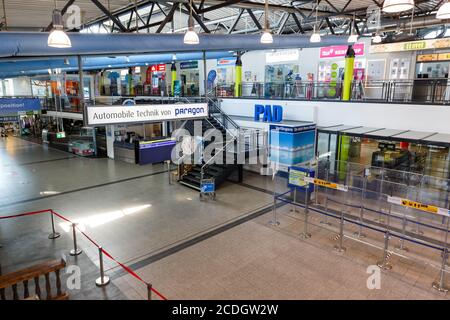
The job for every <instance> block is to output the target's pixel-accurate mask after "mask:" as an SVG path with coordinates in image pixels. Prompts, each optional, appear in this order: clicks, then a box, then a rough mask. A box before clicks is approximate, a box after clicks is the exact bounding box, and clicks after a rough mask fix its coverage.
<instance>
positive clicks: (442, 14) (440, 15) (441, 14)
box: [436, 2, 450, 19]
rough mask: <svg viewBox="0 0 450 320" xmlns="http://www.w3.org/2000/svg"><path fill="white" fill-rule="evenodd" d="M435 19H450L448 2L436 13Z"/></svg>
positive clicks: (449, 3) (449, 4)
mask: <svg viewBox="0 0 450 320" xmlns="http://www.w3.org/2000/svg"><path fill="white" fill-rule="evenodd" d="M436 18H437V19H450V2H446V3H444V4H443V5H442V6H441V7H440V8H439V10H438V11H437V12H436Z"/></svg>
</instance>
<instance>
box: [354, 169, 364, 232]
mask: <svg viewBox="0 0 450 320" xmlns="http://www.w3.org/2000/svg"><path fill="white" fill-rule="evenodd" d="M367 170H368V169H367V168H365V169H364V178H363V185H362V189H361V205H360V207H359V223H360V224H359V228H358V231H356V232H355V233H354V234H353V235H354V236H356V237H357V238H365V237H366V235H365V234H364V233H363V232H362V224H363V222H364V199H365V195H366V189H367V176H368V171H367Z"/></svg>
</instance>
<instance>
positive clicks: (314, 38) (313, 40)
mask: <svg viewBox="0 0 450 320" xmlns="http://www.w3.org/2000/svg"><path fill="white" fill-rule="evenodd" d="M318 13H319V0H317V2H316V23H315V24H314V28H313V34H312V35H311V38H309V42H311V43H318V42H320V41H321V40H322V39H321V37H320V33H318V32H316V25H317V15H318Z"/></svg>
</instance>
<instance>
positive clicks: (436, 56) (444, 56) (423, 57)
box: [417, 53, 450, 62]
mask: <svg viewBox="0 0 450 320" xmlns="http://www.w3.org/2000/svg"><path fill="white" fill-rule="evenodd" d="M447 60H450V53H430V54H419V55H417V61H418V62H429V61H447Z"/></svg>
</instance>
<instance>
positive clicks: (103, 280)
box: [95, 246, 109, 287]
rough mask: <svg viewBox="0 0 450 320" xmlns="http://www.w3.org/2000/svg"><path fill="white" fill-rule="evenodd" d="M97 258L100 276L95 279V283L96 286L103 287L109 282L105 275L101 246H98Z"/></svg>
mask: <svg viewBox="0 0 450 320" xmlns="http://www.w3.org/2000/svg"><path fill="white" fill-rule="evenodd" d="M98 259H99V261H100V277H99V278H97V280H95V284H96V285H97V287H103V286H106V285H107V284H108V283H109V277H108V276H105V271H104V268H103V249H102V247H101V246H100V247H98Z"/></svg>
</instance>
